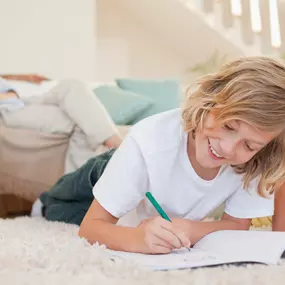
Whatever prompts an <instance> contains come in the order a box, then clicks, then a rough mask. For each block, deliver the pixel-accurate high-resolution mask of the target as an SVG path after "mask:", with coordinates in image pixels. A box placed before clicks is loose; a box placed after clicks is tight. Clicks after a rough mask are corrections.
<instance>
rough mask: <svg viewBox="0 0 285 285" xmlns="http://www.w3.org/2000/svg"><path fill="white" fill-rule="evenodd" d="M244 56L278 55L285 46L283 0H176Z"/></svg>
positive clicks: (284, 4) (284, 8)
mask: <svg viewBox="0 0 285 285" xmlns="http://www.w3.org/2000/svg"><path fill="white" fill-rule="evenodd" d="M178 1H180V2H181V3H183V4H184V5H185V6H186V7H187V8H188V9H189V10H190V11H191V12H192V13H195V14H197V15H198V16H199V17H200V18H201V19H203V20H204V21H205V22H206V23H207V24H208V25H209V27H211V28H212V29H213V30H215V31H216V32H217V33H219V34H220V35H221V36H223V37H224V38H225V39H227V40H228V41H230V42H231V43H233V44H234V45H235V46H236V47H238V48H239V49H240V50H241V51H242V52H243V53H244V55H246V56H250V55H266V56H271V57H278V58H280V57H281V56H283V52H284V50H285V45H284V44H285V43H284V42H285V20H284V18H285V17H284V16H285V1H284V0H178Z"/></svg>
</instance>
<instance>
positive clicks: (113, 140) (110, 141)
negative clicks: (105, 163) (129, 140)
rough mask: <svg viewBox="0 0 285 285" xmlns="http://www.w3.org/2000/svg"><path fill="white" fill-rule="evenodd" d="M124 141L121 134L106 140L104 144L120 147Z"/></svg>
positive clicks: (109, 146)
mask: <svg viewBox="0 0 285 285" xmlns="http://www.w3.org/2000/svg"><path fill="white" fill-rule="evenodd" d="M121 142H122V138H121V137H120V136H119V135H113V136H111V137H110V138H108V139H107V140H105V142H104V145H105V146H106V147H108V148H118V147H119V146H120V144H121Z"/></svg>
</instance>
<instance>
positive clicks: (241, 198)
mask: <svg viewBox="0 0 285 285" xmlns="http://www.w3.org/2000/svg"><path fill="white" fill-rule="evenodd" d="M257 185H258V180H256V179H255V180H254V181H253V182H252V183H250V188H249V189H248V190H244V188H243V187H242V184H241V186H240V187H239V188H238V189H237V190H236V191H235V192H234V193H233V194H232V195H231V196H230V197H229V199H228V200H227V201H226V207H225V212H226V213H227V214H228V215H230V216H232V217H235V218H241V219H250V218H259V217H267V216H272V215H273V214H274V195H270V196H269V197H261V196H260V195H259V194H258V192H257Z"/></svg>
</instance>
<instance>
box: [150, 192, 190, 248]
mask: <svg viewBox="0 0 285 285" xmlns="http://www.w3.org/2000/svg"><path fill="white" fill-rule="evenodd" d="M145 195H146V197H147V198H148V200H149V201H150V203H151V204H152V205H153V207H154V208H155V209H156V211H157V212H158V213H159V214H160V216H161V217H162V218H163V219H165V220H167V221H169V222H171V220H170V218H169V217H168V216H167V214H166V213H165V212H164V211H163V209H162V208H161V207H160V205H159V204H158V202H157V201H156V200H155V199H154V197H153V196H152V194H151V193H150V192H146V193H145ZM187 249H188V250H189V251H190V248H187Z"/></svg>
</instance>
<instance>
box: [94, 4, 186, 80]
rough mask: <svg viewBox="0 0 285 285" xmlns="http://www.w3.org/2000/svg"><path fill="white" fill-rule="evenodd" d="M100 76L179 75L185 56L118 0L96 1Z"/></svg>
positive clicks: (156, 76)
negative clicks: (129, 11) (181, 55)
mask: <svg viewBox="0 0 285 285" xmlns="http://www.w3.org/2000/svg"><path fill="white" fill-rule="evenodd" d="M97 35H98V39H97V43H98V46H97V78H98V79H99V80H101V81H109V80H112V79H113V78H114V77H143V78H164V77H172V76H176V77H177V75H179V74H180V72H181V68H182V66H183V58H182V57H180V56H179V54H177V53H176V52H174V51H173V50H172V49H171V48H169V46H168V43H167V42H164V41H163V39H162V38H161V37H159V36H158V35H157V33H156V32H153V30H152V29H149V28H147V27H145V23H143V22H140V21H138V20H137V19H136V18H135V17H133V15H132V14H131V13H128V10H126V9H124V6H122V5H121V3H120V1H117V0H115V1H114V0H97Z"/></svg>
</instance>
